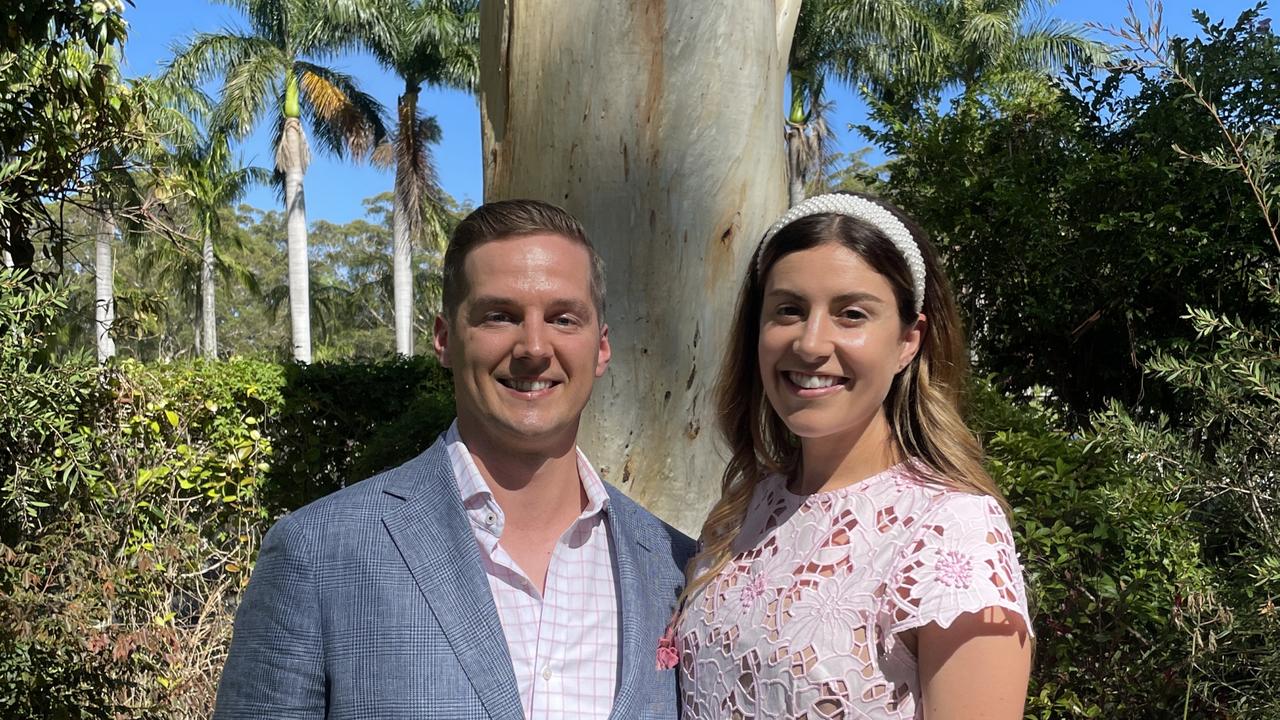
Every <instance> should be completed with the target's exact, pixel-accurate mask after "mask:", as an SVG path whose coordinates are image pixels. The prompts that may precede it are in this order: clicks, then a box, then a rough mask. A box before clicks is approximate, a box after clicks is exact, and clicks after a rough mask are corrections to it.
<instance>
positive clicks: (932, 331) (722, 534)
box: [681, 195, 1008, 606]
mask: <svg viewBox="0 0 1280 720" xmlns="http://www.w3.org/2000/svg"><path fill="white" fill-rule="evenodd" d="M860 196H861V197H865V198H866V199H868V200H871V201H873V202H876V203H877V204H879V205H881V206H882V207H884V208H886V209H887V210H889V211H891V212H892V213H893V214H894V215H896V216H897V217H898V219H899V220H901V221H902V222H903V224H904V225H906V227H907V228H908V230H910V231H911V235H912V237H913V238H914V239H915V241H916V244H917V245H918V246H919V248H920V254H921V255H922V256H923V258H924V262H925V276H926V281H925V295H924V308H923V310H922V312H923V313H924V316H925V318H926V323H925V332H924V337H923V338H922V341H921V343H920V350H919V352H917V353H916V356H915V358H914V359H913V360H912V361H911V363H910V364H909V365H908V366H907V367H906V368H905V369H904V370H902V371H901V372H900V373H898V375H897V376H896V377H895V378H894V380H893V384H892V386H891V387H890V389H889V394H888V395H887V396H886V397H885V401H884V411H885V416H886V418H887V420H888V422H889V426H890V428H891V429H892V431H893V440H894V444H895V447H894V451H895V453H896V454H897V455H898V457H900V458H901V459H907V458H912V459H915V460H916V461H918V463H920V464H922V465H923V468H924V473H923V474H924V475H925V476H926V477H925V479H926V480H927V481H929V482H934V483H938V484H940V485H944V486H946V487H949V488H951V489H955V490H959V491H963V492H970V493H979V494H983V495H989V496H991V497H993V498H995V499H996V500H998V501H999V502H1000V504H1001V505H1002V506H1004V507H1005V509H1006V512H1007V511H1008V505H1007V503H1006V502H1005V500H1004V497H1003V495H1002V494H1001V493H1000V491H999V489H997V488H996V486H995V483H994V482H992V480H991V476H990V475H988V474H987V472H986V470H985V469H984V468H983V467H982V446H981V444H980V443H979V442H978V438H977V436H975V435H974V434H973V432H972V431H971V430H969V428H968V426H967V425H966V424H965V422H964V417H963V414H962V408H963V401H964V391H965V387H966V382H967V379H968V371H969V368H968V356H967V352H966V348H965V342H964V329H963V327H962V326H961V323H960V316H959V313H958V312H957V310H956V304H955V300H954V298H953V296H952V293H951V287H950V284H949V283H948V282H947V279H946V276H945V275H944V274H943V272H942V268H941V266H940V265H939V263H938V255H937V252H936V250H935V249H934V247H933V244H932V243H931V242H930V241H929V238H928V237H927V236H926V234H925V233H924V231H923V230H921V229H920V227H919V226H918V225H917V224H916V223H915V222H914V221H912V220H911V219H910V218H908V217H907V216H906V215H905V214H903V213H902V211H901V210H899V209H898V208H896V207H893V206H892V205H890V204H889V203H886V202H884V201H882V200H879V199H877V198H873V197H870V196H866V195H860ZM826 243H837V244H839V245H842V246H844V247H846V248H848V249H849V250H850V251H852V252H854V253H856V254H857V255H858V256H859V257H861V258H862V259H863V260H865V261H866V262H867V263H868V264H869V265H870V266H871V267H872V268H873V269H874V270H875V271H876V272H878V273H880V274H881V275H884V276H885V277H886V278H888V280H889V283H890V285H892V287H893V292H894V298H895V300H896V301H897V306H898V315H899V318H900V319H901V321H902V323H903V327H904V329H905V328H906V327H908V326H910V324H911V323H914V322H915V321H916V319H917V315H916V312H915V309H914V306H913V289H912V280H911V273H910V270H909V269H908V267H907V263H906V260H904V259H903V257H902V254H901V253H900V252H899V251H898V250H897V248H895V247H894V245H893V243H892V242H891V241H890V240H889V239H888V237H886V236H885V235H884V233H883V232H881V231H880V230H879V229H877V228H876V227H875V226H873V225H871V224H869V223H867V222H864V221H862V220H859V219H856V218H852V217H848V216H844V215H838V214H823V215H813V216H809V217H806V218H801V219H800V220H797V221H795V222H793V223H791V224H790V225H787V226H786V227H785V228H783V229H782V230H780V231H779V232H778V233H777V235H775V236H774V237H773V238H772V239H771V240H770V242H769V243H768V245H767V246H765V247H762V248H760V249H758V250H757V251H756V256H755V257H754V258H753V259H752V262H751V263H750V266H749V267H748V268H747V277H746V278H745V280H744V282H743V284H742V290H741V292H740V294H739V297H738V305H737V310H736V312H735V314H734V320H733V327H732V330H731V335H730V338H729V343H728V348H727V349H726V352H725V356H724V361H723V364H722V366H721V368H720V375H719V378H718V380H717V383H716V405H717V412H718V425H719V429H720V433H721V434H722V435H723V437H724V439H725V441H726V443H727V445H728V447H729V449H730V451H731V455H730V459H729V463H728V465H727V466H726V467H725V470H724V475H723V476H722V478H721V481H720V499H719V500H718V501H717V502H716V504H715V506H714V507H712V509H711V512H710V514H709V515H708V516H707V519H706V522H705V523H703V526H702V536H701V539H702V549H701V551H700V552H699V553H698V555H697V556H696V557H695V558H694V559H693V561H692V562H690V563H689V567H688V570H687V573H688V575H689V581H688V584H687V586H686V588H685V591H684V594H683V595H682V596H681V601H682V602H681V605H682V606H683V601H684V600H686V599H688V598H690V597H692V596H693V595H694V594H695V593H697V592H698V591H699V590H701V589H702V588H703V587H705V586H706V585H707V583H709V582H710V581H711V580H712V579H713V578H714V577H715V576H716V575H717V574H719V572H720V571H721V570H722V569H723V568H724V566H725V565H726V564H727V563H728V561H729V559H730V557H731V556H732V546H733V542H734V540H735V539H736V538H737V536H738V533H739V532H740V531H741V529H742V522H743V519H744V515H745V514H746V511H747V505H748V504H749V503H750V502H751V496H752V494H753V493H754V492H755V488H756V486H757V485H758V484H759V483H760V481H761V480H763V479H764V478H765V477H766V476H767V475H769V474H771V473H782V474H784V475H788V476H791V475H793V474H794V473H795V472H796V471H797V469H798V467H799V463H800V446H799V444H798V443H797V442H796V441H795V440H794V438H793V436H792V435H791V432H790V431H789V430H788V429H787V426H786V425H785V424H784V423H783V422H782V418H780V417H779V416H778V414H777V413H775V412H774V411H773V409H772V408H771V407H770V406H769V403H768V400H767V399H766V398H765V395H764V386H763V384H762V382H761V379H760V367H759V359H758V355H757V352H758V350H757V346H758V344H759V341H760V312H761V308H762V305H763V296H764V285H765V280H766V279H767V277H768V273H769V271H770V270H771V269H772V268H773V266H774V264H776V263H777V262H778V260H779V259H780V258H782V257H783V256H785V255H788V254H791V253H793V252H799V251H802V250H808V249H810V248H813V247H817V246H819V245H822V244H826Z"/></svg>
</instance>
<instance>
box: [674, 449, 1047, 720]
mask: <svg viewBox="0 0 1280 720" xmlns="http://www.w3.org/2000/svg"><path fill="white" fill-rule="evenodd" d="M734 549H735V555H734V556H733V558H732V559H731V560H730V562H729V564H728V565H727V566H726V567H725V568H724V570H723V571H722V572H721V573H720V574H719V575H718V576H716V578H715V579H714V580H712V581H711V583H710V584H708V585H707V586H706V587H705V588H704V589H703V590H701V591H699V592H698V593H697V594H696V595H694V596H693V597H692V598H690V601H689V605H688V607H687V608H686V611H685V612H684V613H683V615H682V617H681V620H680V626H679V628H678V632H677V645H678V648H679V652H680V673H681V687H682V693H683V696H682V698H681V701H682V705H683V717H685V718H706V719H708V720H710V719H717V720H718V719H719V718H734V719H737V718H775V717H787V718H808V719H812V720H816V719H818V718H830V719H837V718H840V719H849V720H852V719H853V718H916V717H919V716H920V715H919V713H918V712H917V708H918V706H919V679H918V677H917V672H916V660H915V657H914V656H913V655H912V654H911V652H910V650H908V648H907V647H906V646H905V645H903V644H901V643H899V642H897V636H898V634H899V633H902V632H904V631H907V630H911V629H913V628H918V627H920V626H922V625H926V624H928V623H930V622H936V623H938V624H939V625H941V626H942V627H948V626H950V625H951V623H952V622H954V621H955V619H956V618H957V617H958V616H960V615H961V614H964V613H967V612H975V611H978V610H981V609H983V608H988V607H1001V608H1005V609H1006V610H1009V611H1010V612H1013V613H1016V614H1018V615H1021V616H1022V618H1023V621H1024V622H1026V624H1027V626H1028V627H1030V625H1031V623H1030V619H1029V615H1028V613H1027V606H1026V591H1025V588H1024V586H1023V580H1022V568H1021V566H1020V565H1019V563H1018V557H1017V553H1016V551H1015V549H1014V545H1013V536H1012V533H1010V531H1009V526H1008V522H1007V521H1006V520H1005V517H1004V513H1003V511H1002V510H1001V509H1000V506H999V505H998V504H997V503H996V502H995V500H992V499H991V498H988V497H983V496H978V495H969V494H965V493H960V492H955V491H949V490H946V489H943V488H940V487H938V486H936V485H932V484H928V483H926V482H924V481H922V480H920V479H919V478H917V477H916V475H915V473H914V471H913V466H911V465H910V464H904V465H899V466H897V467H895V468H891V469H889V470H887V471H885V472H884V473H881V474H879V475H876V476H875V477H872V478H869V479H868V480H866V481H864V482H861V483H859V484H857V485H855V486H853V487H850V488H845V489H842V490H837V491H834V492H828V493H818V494H814V495H810V496H807V497H801V496H797V495H793V494H791V493H790V492H788V491H787V489H786V486H785V482H784V479H783V478H782V477H780V476H771V477H770V478H768V479H766V480H765V481H764V482H762V483H761V484H760V487H759V488H757V489H756V493H755V496H754V497H753V498H752V500H751V504H750V507H749V509H748V511H747V517H746V520H745V522H744V524H743V530H742V533H741V536H740V537H739V538H738V540H737V542H736V543H735V545H734Z"/></svg>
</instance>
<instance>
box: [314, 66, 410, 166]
mask: <svg viewBox="0 0 1280 720" xmlns="http://www.w3.org/2000/svg"><path fill="white" fill-rule="evenodd" d="M295 68H296V72H297V74H298V86H299V89H300V90H301V94H302V96H303V97H304V98H305V99H306V102H305V103H304V107H303V112H304V115H309V120H310V121H311V126H312V133H313V135H314V136H315V138H316V140H317V142H319V143H320V144H321V145H322V146H324V148H325V149H326V150H328V151H329V152H332V153H333V154H334V155H336V156H338V157H343V156H345V155H346V153H348V152H350V154H351V155H352V156H353V157H356V158H362V157H364V156H365V155H367V154H368V153H369V152H371V151H372V150H373V149H374V148H375V147H377V145H378V143H380V142H382V141H383V139H384V138H386V136H387V128H386V122H385V121H384V119H383V118H384V116H385V114H386V110H385V108H383V106H382V104H381V103H379V102H378V101H377V100H376V99H375V98H374V97H373V96H372V95H369V94H368V93H365V92H364V91H363V90H361V89H360V88H359V87H358V86H357V85H356V82H355V80H354V79H353V78H352V77H351V76H349V75H346V74H343V73H340V72H337V71H336V70H332V69H330V68H325V67H321V66H319V65H315V64H313V63H309V62H303V61H299V62H297V63H295Z"/></svg>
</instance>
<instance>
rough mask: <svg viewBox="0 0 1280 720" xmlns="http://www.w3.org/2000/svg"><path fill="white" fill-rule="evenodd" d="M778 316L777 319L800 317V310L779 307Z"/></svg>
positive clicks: (787, 306) (784, 306)
mask: <svg viewBox="0 0 1280 720" xmlns="http://www.w3.org/2000/svg"><path fill="white" fill-rule="evenodd" d="M778 316H779V317H800V308H798V307H796V306H795V305H779V306H778Z"/></svg>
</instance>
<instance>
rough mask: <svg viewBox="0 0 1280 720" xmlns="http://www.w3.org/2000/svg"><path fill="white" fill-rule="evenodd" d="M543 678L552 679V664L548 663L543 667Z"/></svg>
mask: <svg viewBox="0 0 1280 720" xmlns="http://www.w3.org/2000/svg"><path fill="white" fill-rule="evenodd" d="M542 679H543V680H550V679H551V666H550V665H548V666H547V667H544V668H542Z"/></svg>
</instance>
